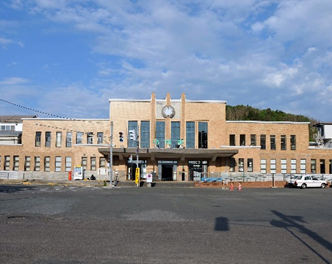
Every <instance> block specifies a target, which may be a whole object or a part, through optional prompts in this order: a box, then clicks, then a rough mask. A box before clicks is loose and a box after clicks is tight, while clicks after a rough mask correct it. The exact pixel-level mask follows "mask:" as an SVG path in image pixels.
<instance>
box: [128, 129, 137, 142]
mask: <svg viewBox="0 0 332 264" xmlns="http://www.w3.org/2000/svg"><path fill="white" fill-rule="evenodd" d="M129 138H130V139H131V140H136V131H135V130H129Z"/></svg>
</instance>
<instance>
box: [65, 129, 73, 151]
mask: <svg viewBox="0 0 332 264" xmlns="http://www.w3.org/2000/svg"><path fill="white" fill-rule="evenodd" d="M71 137H72V133H71V132H67V135H66V148H70V147H71V141H72V139H71Z"/></svg>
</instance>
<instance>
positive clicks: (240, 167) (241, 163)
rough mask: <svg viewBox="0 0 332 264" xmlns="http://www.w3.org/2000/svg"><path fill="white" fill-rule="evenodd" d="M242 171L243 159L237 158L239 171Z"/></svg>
mask: <svg viewBox="0 0 332 264" xmlns="http://www.w3.org/2000/svg"><path fill="white" fill-rule="evenodd" d="M243 171H244V159H242V158H241V159H239V172H243Z"/></svg>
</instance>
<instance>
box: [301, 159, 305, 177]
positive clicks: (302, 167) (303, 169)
mask: <svg viewBox="0 0 332 264" xmlns="http://www.w3.org/2000/svg"><path fill="white" fill-rule="evenodd" d="M301 173H302V174H304V173H306V160H305V159H301Z"/></svg>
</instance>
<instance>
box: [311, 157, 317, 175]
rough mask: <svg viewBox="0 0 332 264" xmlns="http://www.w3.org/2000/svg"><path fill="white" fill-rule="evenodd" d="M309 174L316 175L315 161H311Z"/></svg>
mask: <svg viewBox="0 0 332 264" xmlns="http://www.w3.org/2000/svg"><path fill="white" fill-rule="evenodd" d="M311 173H316V160H315V159H312V160H311Z"/></svg>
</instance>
